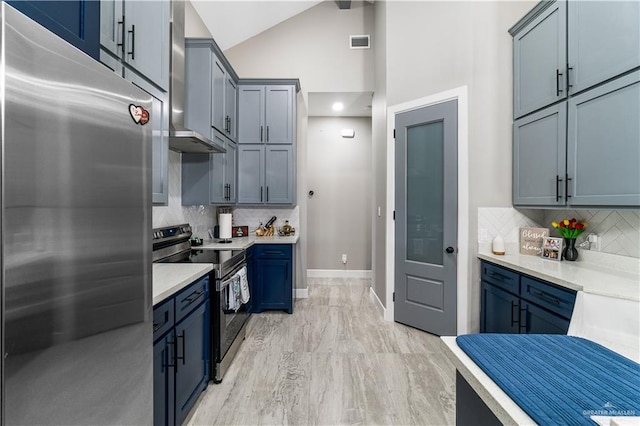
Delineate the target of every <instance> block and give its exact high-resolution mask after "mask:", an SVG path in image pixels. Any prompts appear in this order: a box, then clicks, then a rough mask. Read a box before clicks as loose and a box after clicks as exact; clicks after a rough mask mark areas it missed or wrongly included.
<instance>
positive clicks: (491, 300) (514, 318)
mask: <svg viewBox="0 0 640 426" xmlns="http://www.w3.org/2000/svg"><path fill="white" fill-rule="evenodd" d="M480 291H481V295H480V300H481V308H480V332H481V333H511V334H518V333H519V328H518V325H519V322H518V317H519V312H518V309H519V306H520V298H519V297H518V296H514V295H513V294H511V293H507V292H506V291H504V290H500V289H499V288H498V287H496V286H493V285H491V284H488V283H486V282H484V281H482V282H481V284H480Z"/></svg>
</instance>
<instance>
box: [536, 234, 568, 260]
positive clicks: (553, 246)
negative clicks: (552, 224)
mask: <svg viewBox="0 0 640 426" xmlns="http://www.w3.org/2000/svg"><path fill="white" fill-rule="evenodd" d="M562 244H563V240H562V238H554V237H544V238H543V239H542V252H541V253H540V256H541V257H542V258H543V259H546V260H553V261H555V262H560V260H562Z"/></svg>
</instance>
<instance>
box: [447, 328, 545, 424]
mask: <svg viewBox="0 0 640 426" xmlns="http://www.w3.org/2000/svg"><path fill="white" fill-rule="evenodd" d="M440 339H441V341H442V346H443V347H444V349H445V350H444V353H445V355H446V356H447V358H449V360H450V361H451V362H452V363H453V365H454V366H455V367H456V370H458V371H459V372H460V374H461V375H462V377H464V378H465V380H466V381H467V383H469V385H470V386H471V387H472V388H473V390H474V391H475V392H476V393H477V394H478V396H479V397H480V398H481V399H482V401H484V403H485V404H486V405H487V407H489V409H490V410H491V412H492V413H493V414H494V415H495V416H496V417H497V418H498V420H500V422H501V423H502V424H504V425H535V424H536V422H535V421H533V419H532V418H531V417H529V415H528V414H527V413H525V412H524V410H522V408H520V406H518V404H516V403H515V402H514V401H513V400H512V399H511V397H509V395H507V394H506V393H505V392H504V391H503V390H502V389H501V388H500V387H499V386H498V385H497V384H496V383H495V382H494V381H493V380H492V379H491V378H490V377H489V376H487V374H486V373H485V372H484V371H482V369H481V368H480V367H478V365H477V364H476V363H475V362H474V361H473V360H472V359H471V358H469V356H468V355H467V354H466V353H465V352H464V351H463V350H462V349H460V347H459V346H458V343H457V342H456V336H443V337H441V338H440Z"/></svg>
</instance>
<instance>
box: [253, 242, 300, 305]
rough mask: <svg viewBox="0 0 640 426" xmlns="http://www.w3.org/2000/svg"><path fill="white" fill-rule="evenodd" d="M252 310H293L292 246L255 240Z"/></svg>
mask: <svg viewBox="0 0 640 426" xmlns="http://www.w3.org/2000/svg"><path fill="white" fill-rule="evenodd" d="M253 256H254V270H253V278H254V285H253V289H252V291H253V295H254V297H253V299H254V300H253V306H252V312H262V311H266V310H284V311H286V312H288V313H290V314H292V313H293V250H292V246H291V245H290V244H264V245H263V244H259V245H256V246H255V250H254V254H253Z"/></svg>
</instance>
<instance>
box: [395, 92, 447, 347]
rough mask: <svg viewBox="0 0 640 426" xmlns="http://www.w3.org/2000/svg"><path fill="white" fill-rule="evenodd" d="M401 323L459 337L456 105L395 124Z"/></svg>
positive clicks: (430, 108)
mask: <svg viewBox="0 0 640 426" xmlns="http://www.w3.org/2000/svg"><path fill="white" fill-rule="evenodd" d="M395 129H396V171H395V173H396V188H395V191H396V196H395V197H396V199H395V204H396V226H395V231H396V247H395V266H396V272H395V309H394V312H395V321H397V322H401V323H404V324H407V325H410V326H412V327H416V328H419V329H422V330H425V331H428V332H430V333H433V334H437V335H455V334H456V288H457V286H456V251H457V247H456V245H457V218H458V204H457V199H458V189H457V187H458V181H457V172H458V168H457V164H458V161H457V157H458V149H457V145H458V130H457V129H458V119H457V101H455V100H454V101H448V102H444V103H441V104H437V105H433V106H428V107H424V108H420V109H417V110H414V111H409V112H406V113H402V114H397V115H396V117H395Z"/></svg>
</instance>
